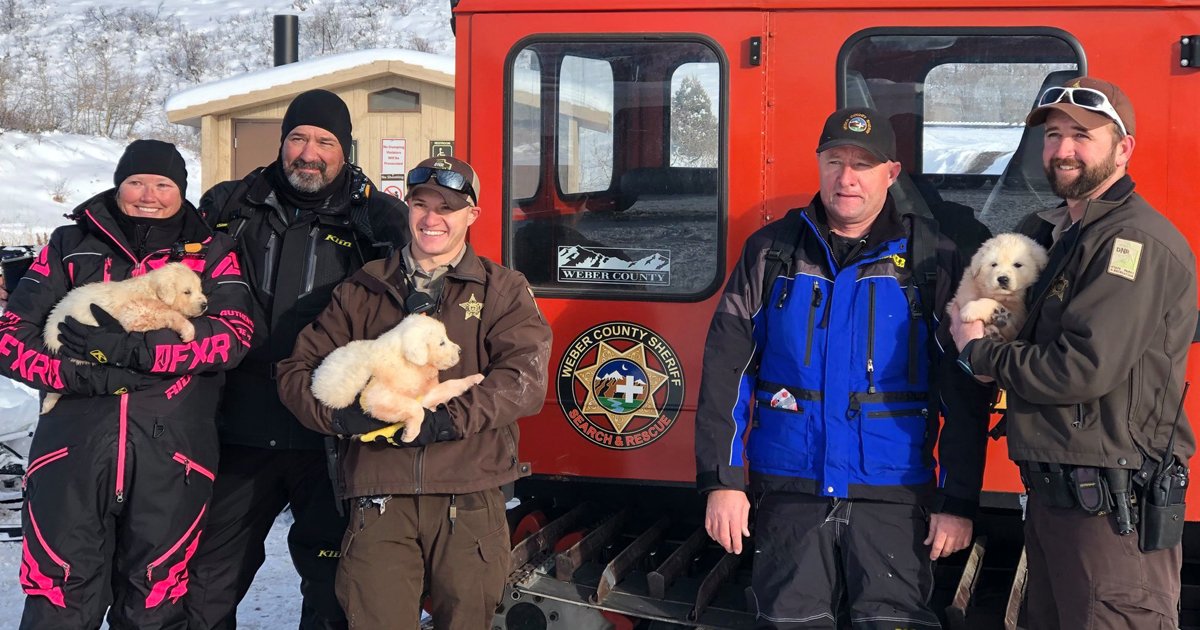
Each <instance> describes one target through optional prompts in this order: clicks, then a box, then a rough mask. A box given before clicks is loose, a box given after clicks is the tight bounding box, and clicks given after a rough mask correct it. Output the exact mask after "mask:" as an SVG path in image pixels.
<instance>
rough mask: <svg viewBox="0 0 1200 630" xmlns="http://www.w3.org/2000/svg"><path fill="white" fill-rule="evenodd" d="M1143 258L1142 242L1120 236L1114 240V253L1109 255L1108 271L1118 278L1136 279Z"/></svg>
mask: <svg viewBox="0 0 1200 630" xmlns="http://www.w3.org/2000/svg"><path fill="white" fill-rule="evenodd" d="M1141 259H1142V244H1141V243H1139V242H1137V241H1130V240H1127V239H1123V238H1119V239H1117V240H1115V241H1113V248H1112V255H1110V256H1109V257H1108V273H1111V274H1112V275H1114V276H1117V277H1118V278H1125V279H1126V280H1136V279H1137V269H1138V262H1140V261H1141Z"/></svg>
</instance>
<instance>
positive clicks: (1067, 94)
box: [1038, 87, 1129, 135]
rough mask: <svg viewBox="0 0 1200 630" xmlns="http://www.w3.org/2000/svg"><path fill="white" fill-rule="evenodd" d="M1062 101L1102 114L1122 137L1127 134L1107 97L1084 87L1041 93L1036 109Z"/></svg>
mask: <svg viewBox="0 0 1200 630" xmlns="http://www.w3.org/2000/svg"><path fill="white" fill-rule="evenodd" d="M1064 101H1065V102H1067V103H1071V104H1072V105H1076V106H1078V107H1082V108H1084V109H1086V110H1088V111H1092V112H1096V113H1098V114H1104V115H1105V116H1108V117H1109V118H1111V119H1112V120H1113V122H1115V123H1117V127H1120V129H1121V134H1122V135H1126V134H1128V133H1129V132H1128V131H1126V130H1125V122H1124V121H1122V120H1121V115H1120V114H1118V113H1117V110H1116V109H1115V108H1114V107H1113V106H1112V103H1111V102H1110V101H1109V100H1108V96H1107V95H1105V94H1104V92H1101V91H1099V90H1093V89H1092V88H1085V87H1052V88H1050V89H1048V90H1046V91H1045V92H1043V93H1042V98H1040V99H1038V107H1045V106H1046V105H1053V104H1054V103H1062V102H1064Z"/></svg>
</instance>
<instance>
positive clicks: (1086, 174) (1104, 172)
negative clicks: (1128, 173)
mask: <svg viewBox="0 0 1200 630" xmlns="http://www.w3.org/2000/svg"><path fill="white" fill-rule="evenodd" d="M1116 158H1117V147H1116V146H1114V147H1113V150H1112V152H1111V153H1109V154H1108V157H1107V158H1105V160H1104V161H1103V162H1101V163H1099V164H1096V165H1092V166H1089V165H1087V164H1084V163H1083V162H1080V161H1079V160H1075V159H1071V158H1053V159H1051V160H1050V164H1049V165H1048V166H1047V167H1046V179H1047V180H1049V181H1050V190H1053V191H1054V194H1056V195H1058V196H1059V197H1062V198H1063V199H1086V198H1087V196H1088V195H1089V194H1091V193H1092V192H1093V191H1095V190H1096V189H1097V188H1099V187H1100V185H1101V184H1103V183H1104V182H1105V180H1107V179H1108V178H1109V177H1111V176H1112V174H1113V173H1114V172H1116V170H1117V161H1116ZM1059 166H1074V167H1077V168H1078V169H1079V170H1078V171H1075V172H1076V173H1077V175H1076V176H1075V180H1074V181H1070V182H1068V181H1061V180H1060V179H1059V178H1060V177H1062V175H1063V172H1062V171H1059V170H1058V167H1059Z"/></svg>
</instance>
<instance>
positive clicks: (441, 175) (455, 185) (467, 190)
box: [407, 166, 475, 199]
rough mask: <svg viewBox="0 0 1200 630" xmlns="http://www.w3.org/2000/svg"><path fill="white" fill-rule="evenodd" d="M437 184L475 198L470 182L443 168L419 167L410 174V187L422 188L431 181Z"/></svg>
mask: <svg viewBox="0 0 1200 630" xmlns="http://www.w3.org/2000/svg"><path fill="white" fill-rule="evenodd" d="M431 179H432V180H434V181H435V182H437V185H438V186H441V187H443V188H449V189H450V190H453V191H455V192H460V193H462V194H464V195H467V196H469V197H470V198H471V199H474V198H475V191H474V190H473V189H472V188H471V184H470V182H468V181H467V178H466V177H463V176H462V175H461V174H459V173H456V172H454V171H448V170H446V169H443V168H429V167H428V166H418V167H416V168H414V169H412V170H411V171H409V172H408V178H407V181H408V187H409V189H412V187H413V186H420V185H421V184H427V183H429V180H431Z"/></svg>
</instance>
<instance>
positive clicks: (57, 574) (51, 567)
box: [20, 447, 71, 608]
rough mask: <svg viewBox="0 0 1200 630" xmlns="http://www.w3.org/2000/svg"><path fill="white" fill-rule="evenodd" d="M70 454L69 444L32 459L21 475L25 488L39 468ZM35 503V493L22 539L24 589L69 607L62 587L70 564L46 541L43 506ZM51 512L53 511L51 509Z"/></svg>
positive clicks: (29, 499) (28, 500) (28, 503)
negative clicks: (40, 522)
mask: <svg viewBox="0 0 1200 630" xmlns="http://www.w3.org/2000/svg"><path fill="white" fill-rule="evenodd" d="M68 455H69V450H68V449H67V447H63V448H60V449H58V450H55V451H51V452H49V453H46V454H45V455H42V456H40V457H36V458H34V459H33V461H31V462H29V469H28V470H27V471H26V472H25V476H24V477H23V478H22V481H21V486H22V489H24V488H27V487H28V484H29V480H30V478H31V477H33V475H34V474H36V473H37V472H38V470H40V469H42V468H43V467H45V466H47V465H51V464H54V463H55V462H59V464H58V465H62V464H64V463H65V462H64V461H63V460H65V459H66V458H67V456H68ZM36 503H37V501H36V497H34V496H29V497H27V498H26V499H25V515H26V519H25V521H26V522H25V524H24V530H25V531H24V536H23V539H22V541H21V576H20V581H21V590H23V591H25V594H26V595H27V596H29V597H45V598H46V599H48V600H50V603H51V604H54V605H55V606H58V607H59V608H66V606H67V604H66V601H65V600H64V598H63V587H64V586H65V585H66V582H67V578H69V577H70V576H71V564H70V563H69V562H67V561H66V560H64V559H63V557H62V556H61V555H59V554H58V553H57V552H56V551H55V550H54V548H53V547H52V546H51V545H50V544H49V542H48V541H47V540H46V536H45V535H44V534H43V532H42V527H41V525H40V524H39V522H38V515H39V514H40V513H41V509H40V506H38V505H35V504H36ZM51 511H52V512H53V509H52V508H51Z"/></svg>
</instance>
